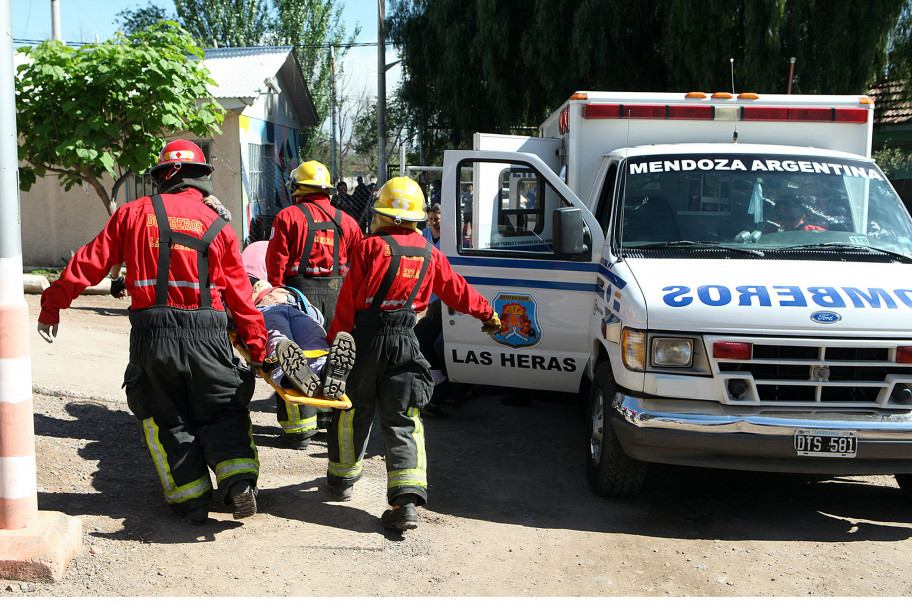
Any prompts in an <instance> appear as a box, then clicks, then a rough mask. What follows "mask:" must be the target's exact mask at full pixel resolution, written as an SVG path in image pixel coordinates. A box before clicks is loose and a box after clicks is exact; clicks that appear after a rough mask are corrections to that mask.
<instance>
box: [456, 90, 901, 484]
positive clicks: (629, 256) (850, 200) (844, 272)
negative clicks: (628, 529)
mask: <svg viewBox="0 0 912 608" xmlns="http://www.w3.org/2000/svg"><path fill="white" fill-rule="evenodd" d="M872 121H873V106H872V105H871V104H870V101H869V100H868V99H867V98H864V97H861V98H860V97H848V96H756V95H750V94H745V95H741V96H731V95H718V94H717V95H714V96H712V97H709V96H706V95H701V94H696V95H695V94H688V95H684V94H646V93H642V94H640V93H597V92H586V93H577V94H575V95H574V96H573V97H572V98H571V99H570V100H568V101H567V102H566V103H565V104H564V105H563V106H562V107H561V108H560V109H559V110H558V111H557V112H555V113H554V114H553V115H552V116H551V117H550V118H549V119H548V120H547V121H546V122H545V123H544V124H543V125H542V126H541V129H540V137H535V138H531V137H516V136H501V135H488V134H477V135H476V138H475V149H474V150H471V151H448V152H446V154H445V157H444V172H443V184H442V187H443V198H442V205H441V207H442V213H441V233H442V238H441V241H440V243H441V249H442V251H443V252H444V253H445V254H446V255H447V257H448V259H449V260H450V263H451V264H452V266H453V267H454V269H455V270H456V271H457V272H459V273H460V274H462V275H463V276H465V277H466V279H467V280H468V281H469V283H471V284H472V285H473V286H475V287H476V288H477V289H478V290H479V291H480V292H481V293H482V294H483V295H484V296H485V297H487V298H488V299H489V300H490V301H491V302H492V304H493V305H494V307H495V310H496V311H497V313H498V314H499V315H500V318H501V320H502V321H503V329H502V331H501V333H500V334H498V335H496V336H493V337H489V336H488V335H486V334H484V333H482V332H481V331H480V330H479V326H478V321H476V320H474V319H472V318H471V317H468V316H465V315H460V314H458V313H455V312H454V311H451V310H450V311H448V310H447V309H446V308H445V309H444V342H445V345H446V347H445V350H446V365H447V372H448V374H449V376H450V377H451V379H453V380H455V381H458V382H469V383H478V384H487V385H499V386H508V387H518V388H529V389H541V390H553V391H566V392H569V393H576V392H578V391H579V390H580V388H581V387H584V386H586V385H587V382H586V381H587V380H588V381H591V389H590V390H589V394H588V399H589V403H588V407H589V413H590V416H589V419H590V432H589V466H588V476H589V481H590V483H591V484H592V486H593V488H594V489H595V490H596V491H597V492H599V493H601V494H603V495H610V496H623V495H629V494H631V493H634V492H636V491H637V490H638V489H639V487H640V485H641V484H642V481H643V477H644V475H645V468H646V463H648V462H662V463H674V464H688V465H697V466H706V467H719V468H735V469H744V470H766V471H784V472H817V473H827V474H896V475H897V479H898V480H899V481H900V483H901V484H903V485H906V486H907V487H909V486H912V483H909V482H910V481H912V221H910V217H909V215H908V213H907V212H906V210H905V208H904V207H903V205H902V202H901V201H900V200H899V198H898V197H897V195H896V193H895V191H894V190H893V189H892V187H891V186H890V184H889V182H888V181H887V180H886V178H885V177H884V176H883V174H882V173H881V172H880V170H879V169H878V168H877V167H876V166H875V165H874V163H873V162H872V161H871V159H870V152H871V133H872ZM466 182H468V183H471V184H472V185H473V188H474V192H473V199H472V200H471V202H470V203H469V204H466V205H465V206H464V207H463V208H460V204H459V201H461V200H463V201H464V198H461V194H462V193H461V192H460V183H466Z"/></svg>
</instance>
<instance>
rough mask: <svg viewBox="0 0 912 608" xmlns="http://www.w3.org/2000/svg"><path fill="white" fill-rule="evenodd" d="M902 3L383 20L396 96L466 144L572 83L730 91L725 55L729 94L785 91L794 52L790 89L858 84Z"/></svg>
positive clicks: (659, 6) (491, 2)
mask: <svg viewBox="0 0 912 608" xmlns="http://www.w3.org/2000/svg"><path fill="white" fill-rule="evenodd" d="M906 3H907V0H882V1H879V2H857V1H855V0H826V1H825V0H765V1H762V2H761V1H756V0H702V1H701V2H699V4H697V3H696V2H695V1H694V0H652V1H651V2H650V1H642V2H625V1H623V0H534V1H529V0H525V1H523V0H398V1H395V0H393V3H392V5H391V10H390V11H389V19H388V21H389V25H390V40H391V41H393V43H394V44H396V46H397V47H399V49H400V54H401V56H402V58H403V74H404V77H403V78H404V80H403V83H402V89H401V90H402V99H403V101H404V102H405V103H406V104H408V106H409V109H410V112H412V113H413V114H414V115H415V116H417V117H419V118H420V119H421V120H423V121H424V122H425V123H426V124H428V125H432V126H433V127H434V128H436V129H438V130H439V131H440V132H441V134H440V138H441V139H442V140H445V141H446V142H447V145H448V146H449V147H453V146H456V147H465V146H466V145H469V144H470V142H471V136H472V133H474V132H476V131H491V130H493V131H498V132H507V133H510V132H524V131H523V127H529V126H534V125H537V124H539V123H540V122H541V121H542V120H543V119H544V118H546V117H547V116H548V114H549V113H550V112H551V111H553V110H554V109H555V108H556V107H558V106H559V105H560V104H561V103H562V102H563V101H564V100H566V99H567V98H568V97H569V96H570V95H571V94H572V93H574V92H575V91H585V90H607V91H611V90H618V91H630V90H633V91H694V90H703V91H708V92H716V91H729V90H731V88H732V72H731V69H732V65H734V69H735V74H734V76H735V88H736V90H737V91H752V92H758V93H785V92H786V91H787V89H788V67H789V58H790V57H796V58H797V63H796V66H797V72H796V76H795V80H794V87H793V91H794V92H800V93H806V94H835V93H864V92H865V91H866V89H867V86H868V84H870V83H871V82H872V81H873V80H874V79H875V78H876V77H877V75H878V74H879V72H880V70H881V68H882V66H883V65H884V63H885V58H886V49H887V43H888V40H889V36H890V33H891V31H892V30H893V28H894V26H895V25H896V23H897V20H898V19H899V16H900V13H901V11H902V9H903V6H904V5H905V4H906ZM861 24H863V26H862V25H861ZM909 29H910V28H907V30H906V31H908V30H909ZM836 32H851V35H836ZM906 39H908V38H906ZM909 48H912V43H910V45H909ZM731 59H734V63H733V64H732V62H731ZM910 64H912V61H910Z"/></svg>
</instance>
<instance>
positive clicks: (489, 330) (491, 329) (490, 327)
mask: <svg viewBox="0 0 912 608" xmlns="http://www.w3.org/2000/svg"><path fill="white" fill-rule="evenodd" d="M481 331H483V332H485V333H486V334H488V335H489V336H493V335H494V334H496V333H500V317H498V316H497V313H496V312H494V313H491V318H490V319H488V320H487V321H484V322H483V323H482V324H481Z"/></svg>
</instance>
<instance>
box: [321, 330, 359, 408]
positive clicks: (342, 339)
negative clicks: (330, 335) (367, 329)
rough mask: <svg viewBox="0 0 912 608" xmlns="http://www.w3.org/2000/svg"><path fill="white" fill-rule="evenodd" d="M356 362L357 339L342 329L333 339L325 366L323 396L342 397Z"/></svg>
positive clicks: (328, 397) (330, 397)
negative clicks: (349, 374)
mask: <svg viewBox="0 0 912 608" xmlns="http://www.w3.org/2000/svg"><path fill="white" fill-rule="evenodd" d="M354 364H355V339H354V338H352V337H351V334H349V333H346V332H344V331H340V332H339V333H337V334H336V337H335V338H334V339H333V343H332V346H330V347H329V354H328V355H327V356H326V365H325V367H324V368H323V396H324V397H326V398H327V399H341V398H342V396H343V395H344V394H345V381H346V380H348V372H350V371H351V369H352V366H354Z"/></svg>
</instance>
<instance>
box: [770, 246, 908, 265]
mask: <svg viewBox="0 0 912 608" xmlns="http://www.w3.org/2000/svg"><path fill="white" fill-rule="evenodd" d="M789 249H793V250H794V249H813V250H816V251H840V250H849V251H876V252H877V253H882V254H884V255H888V256H890V257H892V258H893V259H895V260H899V261H901V262H902V263H903V264H912V258H910V257H909V256H907V255H906V254H904V253H899V252H897V251H890V250H889V249H882V248H880V247H872V246H871V245H857V244H855V243H808V244H806V245H792V246H790V247H780V248H779V249H778V251H786V250H789Z"/></svg>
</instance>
